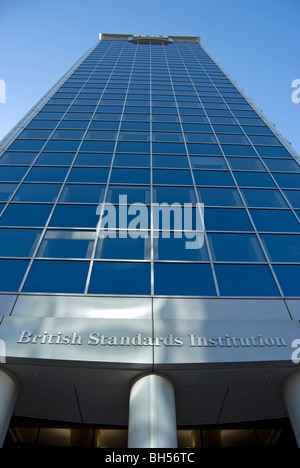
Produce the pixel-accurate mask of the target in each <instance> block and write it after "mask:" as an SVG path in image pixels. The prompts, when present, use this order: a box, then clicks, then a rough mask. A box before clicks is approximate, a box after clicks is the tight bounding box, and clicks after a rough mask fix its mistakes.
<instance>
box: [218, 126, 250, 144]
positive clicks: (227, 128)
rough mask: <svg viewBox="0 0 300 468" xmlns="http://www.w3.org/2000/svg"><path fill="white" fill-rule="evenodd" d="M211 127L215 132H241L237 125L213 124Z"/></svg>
mask: <svg viewBox="0 0 300 468" xmlns="http://www.w3.org/2000/svg"><path fill="white" fill-rule="evenodd" d="M213 128H214V131H215V132H216V133H243V131H242V129H241V127H240V126H239V125H213ZM220 141H221V140H220Z"/></svg>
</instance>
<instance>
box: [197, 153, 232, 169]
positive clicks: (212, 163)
mask: <svg viewBox="0 0 300 468" xmlns="http://www.w3.org/2000/svg"><path fill="white" fill-rule="evenodd" d="M190 161H191V165H192V167H193V169H227V164H226V162H225V159H224V158H222V157H218V156H190Z"/></svg>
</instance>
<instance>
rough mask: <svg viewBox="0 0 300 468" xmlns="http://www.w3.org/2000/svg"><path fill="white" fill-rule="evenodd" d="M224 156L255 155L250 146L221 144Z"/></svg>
mask: <svg viewBox="0 0 300 468" xmlns="http://www.w3.org/2000/svg"><path fill="white" fill-rule="evenodd" d="M222 149H223V151H224V154H225V156H257V154H256V153H255V151H254V149H253V148H252V146H248V145H222Z"/></svg>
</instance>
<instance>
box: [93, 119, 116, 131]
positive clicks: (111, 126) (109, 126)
mask: <svg viewBox="0 0 300 468" xmlns="http://www.w3.org/2000/svg"><path fill="white" fill-rule="evenodd" d="M89 128H90V129H91V130H118V128H119V121H118V120H114V121H102V120H93V121H92V122H91V124H90V126H89Z"/></svg>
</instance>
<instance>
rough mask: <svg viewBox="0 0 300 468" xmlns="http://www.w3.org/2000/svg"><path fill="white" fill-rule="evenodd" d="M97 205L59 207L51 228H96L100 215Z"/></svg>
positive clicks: (56, 209)
mask: <svg viewBox="0 0 300 468" xmlns="http://www.w3.org/2000/svg"><path fill="white" fill-rule="evenodd" d="M96 209H97V207H96V206H95V205H57V206H56V208H55V210H54V213H53V215H52V217H51V220H50V223H49V226H51V227H78V228H96V226H97V224H98V221H99V215H97V213H96Z"/></svg>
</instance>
